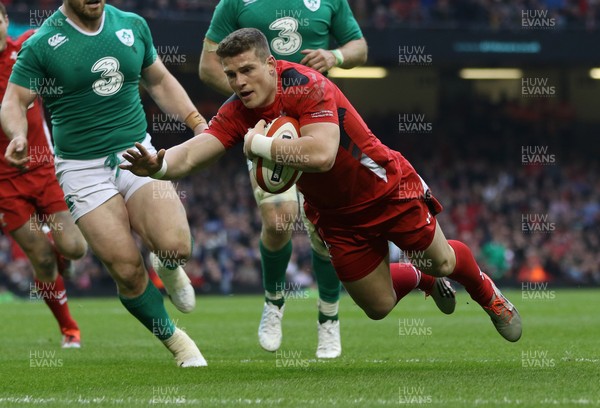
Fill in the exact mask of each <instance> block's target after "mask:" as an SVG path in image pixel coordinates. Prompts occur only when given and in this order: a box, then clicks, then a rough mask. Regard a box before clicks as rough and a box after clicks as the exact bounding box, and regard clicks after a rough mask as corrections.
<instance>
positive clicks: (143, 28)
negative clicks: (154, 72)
mask: <svg viewBox="0 0 600 408" xmlns="http://www.w3.org/2000/svg"><path fill="white" fill-rule="evenodd" d="M137 17H138V18H139V29H140V33H141V37H142V41H143V42H144V48H145V49H146V51H145V52H144V61H143V62H142V69H144V68H148V67H149V66H150V65H152V64H154V61H156V58H157V53H156V48H154V43H153V42H152V33H151V32H150V27H148V23H147V22H146V20H144V19H143V18H142V17H139V16H137Z"/></svg>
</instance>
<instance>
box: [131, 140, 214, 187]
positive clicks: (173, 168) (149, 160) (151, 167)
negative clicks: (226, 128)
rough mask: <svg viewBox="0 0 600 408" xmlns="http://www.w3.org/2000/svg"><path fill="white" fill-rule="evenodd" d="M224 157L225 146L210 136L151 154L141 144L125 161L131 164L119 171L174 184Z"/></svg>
mask: <svg viewBox="0 0 600 408" xmlns="http://www.w3.org/2000/svg"><path fill="white" fill-rule="evenodd" d="M223 153H225V147H224V146H223V144H222V143H221V142H220V141H219V139H217V138H216V137H214V136H213V135H210V134H208V133H201V134H199V135H197V136H194V137H193V138H191V139H189V140H186V141H185V142H184V143H181V144H179V145H177V146H173V147H171V148H170V149H168V150H165V149H161V150H160V151H159V152H158V153H157V154H150V153H149V152H148V151H147V150H146V149H145V148H144V146H143V145H141V144H140V143H136V144H135V148H131V149H128V150H127V152H126V153H124V154H123V158H125V160H127V161H128V162H129V163H128V164H126V163H123V164H121V165H120V166H119V167H120V168H121V169H123V170H129V171H131V172H132V173H133V174H135V175H137V176H140V177H146V176H150V177H153V178H159V179H165V180H173V179H178V178H181V177H184V176H187V175H188V174H190V173H192V172H194V171H196V170H199V169H201V168H204V167H206V166H209V165H210V164H212V163H214V162H215V161H216V160H217V159H218V158H219V157H221V155H222V154H223Z"/></svg>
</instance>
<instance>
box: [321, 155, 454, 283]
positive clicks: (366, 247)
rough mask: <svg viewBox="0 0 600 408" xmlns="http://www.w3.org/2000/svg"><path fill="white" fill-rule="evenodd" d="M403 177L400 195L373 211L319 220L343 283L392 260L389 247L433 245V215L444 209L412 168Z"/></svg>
mask: <svg viewBox="0 0 600 408" xmlns="http://www.w3.org/2000/svg"><path fill="white" fill-rule="evenodd" d="M406 163H408V162H406ZM402 173H403V175H402V180H401V181H400V185H399V188H398V192H396V191H394V192H393V194H390V195H388V196H386V197H384V198H382V200H380V201H379V202H377V203H376V204H373V205H372V206H370V207H369V208H367V209H365V210H362V211H360V212H358V213H353V214H344V215H340V216H331V215H329V216H323V215H320V216H319V218H318V221H317V224H318V225H317V226H318V230H319V234H320V235H321V238H323V240H324V241H325V244H326V245H327V247H328V249H329V254H330V256H331V263H332V264H333V266H334V268H335V270H336V272H337V274H338V277H339V278H340V280H341V281H343V282H351V281H355V280H358V279H361V278H364V277H365V276H367V275H368V274H370V273H371V272H372V271H373V270H375V268H376V267H377V266H378V265H379V264H380V263H381V262H382V261H383V260H384V259H385V257H386V256H387V255H388V252H389V249H388V241H391V242H393V243H394V244H396V245H397V246H398V247H399V248H400V249H402V250H404V251H423V250H425V249H427V248H428V247H429V245H430V244H431V242H432V241H433V236H434V234H435V227H436V220H435V215H436V214H438V213H440V212H441V211H442V205H441V204H440V203H439V202H438V200H437V199H436V198H435V197H433V195H431V192H430V191H429V188H428V187H427V185H426V184H425V183H424V182H423V180H422V179H421V177H420V176H419V175H418V174H417V172H416V171H415V170H414V169H413V168H412V166H410V164H408V165H406V168H404V165H403V169H402Z"/></svg>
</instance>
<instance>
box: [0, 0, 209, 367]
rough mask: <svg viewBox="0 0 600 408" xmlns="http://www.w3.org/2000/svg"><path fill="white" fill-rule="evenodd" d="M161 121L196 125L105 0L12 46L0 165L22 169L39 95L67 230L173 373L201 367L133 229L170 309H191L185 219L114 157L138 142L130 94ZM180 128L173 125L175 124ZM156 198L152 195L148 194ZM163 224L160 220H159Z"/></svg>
mask: <svg viewBox="0 0 600 408" xmlns="http://www.w3.org/2000/svg"><path fill="white" fill-rule="evenodd" d="M140 81H141V83H142V85H143V86H144V87H145V88H146V90H147V91H148V93H149V94H150V96H151V97H152V98H153V99H154V101H155V102H156V103H157V104H158V105H159V106H160V108H161V109H162V110H163V111H164V112H165V113H167V114H169V115H171V116H173V117H177V118H182V120H181V121H185V122H186V124H187V125H188V126H189V127H190V128H191V129H193V130H194V132H195V133H196V134H197V133H200V131H201V130H202V129H204V128H205V127H206V121H205V120H204V118H202V116H201V115H200V114H199V113H198V112H197V111H196V109H195V107H194V105H193V104H192V102H191V101H190V99H189V97H188V95H187V94H186V92H185V91H184V89H183V88H182V87H181V85H180V84H179V83H178V82H177V80H176V79H175V78H174V77H173V76H172V75H171V74H170V73H169V72H168V70H167V69H166V68H165V66H164V65H163V63H162V62H161V61H160V59H159V58H158V57H157V54H156V50H155V48H154V45H153V43H152V36H151V33H150V30H149V28H148V25H147V24H146V22H145V21H144V20H143V19H142V18H141V17H139V16H137V15H135V14H132V13H126V12H123V11H120V10H118V9H116V8H115V7H112V6H109V5H106V6H105V0H93V1H90V0H64V1H63V4H62V6H61V7H60V8H59V9H58V10H57V11H56V12H55V13H54V14H53V15H52V16H51V17H49V18H48V19H47V20H46V21H45V22H44V24H43V25H42V27H41V28H40V29H39V30H38V32H37V33H36V34H35V35H34V36H32V37H31V38H30V39H29V40H28V41H27V42H26V43H25V44H24V46H23V48H22V51H21V53H20V54H19V57H18V59H17V62H16V64H15V66H14V69H13V72H12V75H11V77H10V83H9V85H8V88H7V90H6V95H5V98H4V100H3V102H2V110H1V113H0V119H1V120H2V126H3V128H4V130H5V132H6V134H7V136H8V137H9V138H10V139H11V142H10V144H9V146H8V148H7V153H6V158H7V160H8V161H9V162H11V164H13V165H17V166H20V165H23V164H25V163H26V162H27V160H28V158H27V139H26V137H25V136H26V135H27V121H26V117H25V113H26V111H27V106H28V105H29V104H30V103H31V102H32V101H33V100H34V98H36V96H37V95H41V96H42V98H43V99H44V102H45V103H46V106H47V107H48V108H49V110H50V112H51V118H52V127H53V133H54V140H55V154H56V160H55V169H56V173H57V177H58V180H59V182H60V184H61V187H62V189H63V191H64V193H65V201H66V202H67V204H68V206H69V210H70V212H71V215H72V217H73V219H74V220H75V221H76V223H77V225H78V227H79V229H80V230H81V232H82V233H83V235H84V237H85V238H86V240H87V241H88V243H89V246H90V247H91V249H92V250H93V251H94V253H95V254H96V256H98V258H100V259H101V260H102V262H103V263H104V265H105V266H106V268H107V269H108V271H109V272H110V274H111V276H112V277H113V279H114V280H115V281H116V283H117V288H118V292H119V298H120V300H121V302H122V303H123V305H124V306H125V308H126V309H127V310H128V311H129V312H130V313H131V314H132V315H133V316H135V317H136V318H137V319H138V320H139V321H140V322H141V323H142V324H143V325H144V326H145V327H146V328H147V329H148V330H150V331H151V332H152V334H154V335H155V336H156V337H157V338H158V339H159V340H161V341H162V342H163V343H164V345H165V346H166V347H167V348H168V349H169V350H170V351H171V352H172V353H173V355H174V357H175V360H176V361H177V364H178V365H180V366H183V367H197V366H205V365H206V361H205V360H204V357H203V356H202V354H201V353H200V350H198V347H197V346H196V344H195V343H194V341H193V340H192V339H190V338H189V336H188V335H187V334H186V333H185V332H183V331H182V330H180V329H178V328H177V327H176V326H175V324H174V323H173V320H171V318H170V317H169V315H168V313H167V311H166V309H165V307H164V303H163V298H162V296H161V294H160V292H159V291H158V289H157V288H156V287H155V286H154V285H153V284H152V282H151V281H150V280H149V279H148V274H147V272H146V268H145V266H144V262H143V259H142V256H141V254H140V251H139V249H138V247H137V245H136V242H135V240H134V238H133V236H132V234H131V229H133V230H134V231H135V232H136V233H137V234H139V236H140V237H141V239H142V241H143V242H144V243H145V244H146V245H147V246H148V247H149V248H150V249H151V250H152V251H153V254H152V255H151V258H152V263H153V266H154V269H156V271H157V273H158V274H159V276H160V277H161V279H162V280H163V283H164V284H165V288H166V289H167V292H168V293H169V295H170V297H171V300H172V301H173V303H174V305H175V306H176V307H177V309H179V310H180V311H182V312H190V311H191V310H192V309H193V308H194V306H195V295H194V289H193V287H192V286H191V284H190V281H189V279H188V277H187V275H186V274H185V272H184V270H183V269H182V265H183V264H184V263H185V261H186V260H187V259H188V258H189V256H190V253H191V234H190V230H189V226H188V223H187V219H186V214H185V209H184V207H183V205H182V203H181V201H180V200H179V197H178V194H177V192H176V191H175V189H174V188H173V185H172V184H171V183H165V182H164V181H158V180H152V179H150V178H137V177H135V176H133V177H130V175H129V174H128V172H122V171H119V168H118V165H119V162H120V157H121V152H123V151H124V150H126V149H127V148H129V147H131V146H133V145H134V144H135V143H136V142H140V143H142V144H144V145H146V146H148V148H149V149H151V150H154V148H153V147H152V144H151V138H150V135H148V134H147V133H146V118H145V114H144V111H143V108H142V103H141V99H140V95H139V84H140ZM183 118H185V120H183ZM157 191H158V192H160V194H156V192H157ZM161 214H168V217H165V216H160V215H161Z"/></svg>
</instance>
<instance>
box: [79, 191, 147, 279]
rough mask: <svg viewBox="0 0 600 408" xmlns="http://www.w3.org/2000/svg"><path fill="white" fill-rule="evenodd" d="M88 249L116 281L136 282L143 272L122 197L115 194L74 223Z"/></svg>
mask: <svg viewBox="0 0 600 408" xmlns="http://www.w3.org/2000/svg"><path fill="white" fill-rule="evenodd" d="M77 225H78V226H79V229H80V230H81V232H82V233H83V236H84V237H85V239H86V240H87V242H88V244H89V246H90V248H91V250H92V251H93V252H94V253H95V254H96V256H97V257H98V258H99V259H100V260H101V261H102V263H104V265H105V266H106V267H107V268H108V269H109V272H110V273H111V275H113V277H115V278H116V279H123V280H135V279H139V278H140V276H139V274H140V273H142V272H143V271H144V269H143V268H142V259H141V255H140V252H139V250H138V247H137V245H136V243H135V240H134V239H133V236H132V235H131V231H130V226H129V217H128V214H127V208H126V207H125V202H124V200H123V197H122V196H121V195H119V194H116V195H114V196H113V197H111V198H110V199H109V200H108V201H106V202H104V203H103V204H102V205H100V206H98V207H96V208H95V209H94V210H92V211H90V212H88V213H86V214H85V215H83V216H82V217H80V218H79V219H78V220H77Z"/></svg>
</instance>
